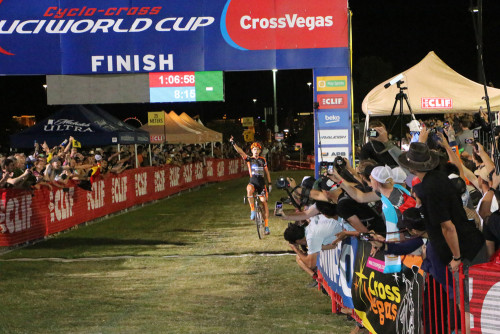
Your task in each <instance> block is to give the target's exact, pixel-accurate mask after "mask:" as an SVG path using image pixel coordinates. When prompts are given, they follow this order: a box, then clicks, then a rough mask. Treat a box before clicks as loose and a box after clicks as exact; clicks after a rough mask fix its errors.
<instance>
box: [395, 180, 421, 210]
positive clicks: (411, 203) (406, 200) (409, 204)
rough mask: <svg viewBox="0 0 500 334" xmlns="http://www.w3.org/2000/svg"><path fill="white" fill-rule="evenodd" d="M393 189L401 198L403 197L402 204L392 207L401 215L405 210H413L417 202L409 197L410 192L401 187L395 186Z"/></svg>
mask: <svg viewBox="0 0 500 334" xmlns="http://www.w3.org/2000/svg"><path fill="white" fill-rule="evenodd" d="M394 188H396V189H398V191H399V192H400V193H401V196H403V203H402V204H400V205H399V206H395V205H394V207H395V208H396V209H398V210H399V212H401V214H402V213H403V212H405V211H406V210H407V209H409V208H414V207H415V205H417V201H416V200H415V199H414V198H413V197H411V195H410V192H409V191H408V190H407V189H405V188H404V187H403V186H401V185H399V184H395V185H394Z"/></svg>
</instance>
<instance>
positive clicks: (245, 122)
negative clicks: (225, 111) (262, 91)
mask: <svg viewBox="0 0 500 334" xmlns="http://www.w3.org/2000/svg"><path fill="white" fill-rule="evenodd" d="M241 125H242V126H244V127H250V126H253V117H242V118H241Z"/></svg>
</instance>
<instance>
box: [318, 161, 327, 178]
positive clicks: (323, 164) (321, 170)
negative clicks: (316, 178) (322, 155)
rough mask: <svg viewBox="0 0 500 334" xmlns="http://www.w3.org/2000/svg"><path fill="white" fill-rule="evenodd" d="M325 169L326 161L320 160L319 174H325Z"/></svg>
mask: <svg viewBox="0 0 500 334" xmlns="http://www.w3.org/2000/svg"><path fill="white" fill-rule="evenodd" d="M327 171H328V163H327V162H326V161H322V162H321V164H320V165H319V174H320V175H325V174H326V172H327Z"/></svg>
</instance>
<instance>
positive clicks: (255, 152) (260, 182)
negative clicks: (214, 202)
mask: <svg viewBox="0 0 500 334" xmlns="http://www.w3.org/2000/svg"><path fill="white" fill-rule="evenodd" d="M229 142H230V143H231V145H233V147H234V149H235V150H236V152H238V153H239V154H240V155H241V157H242V158H243V160H245V161H246V162H247V164H248V173H249V174H250V182H249V183H248V185H247V197H248V203H249V204H250V210H252V212H251V213H250V219H252V220H253V219H255V204H254V203H255V202H254V199H253V194H254V192H257V196H259V197H260V201H261V202H262V204H264V223H265V224H264V225H265V232H264V233H265V234H269V233H270V231H269V208H268V206H267V189H266V181H265V178H264V177H266V178H267V181H268V183H269V191H271V189H272V188H271V175H270V174H269V170H268V169H267V161H266V159H265V158H264V157H261V156H260V152H262V146H261V145H260V144H259V143H257V142H255V143H253V144H252V146H250V149H251V150H252V156H248V155H247V154H246V153H245V152H244V151H243V150H242V149H241V148H240V147H239V146H238V145H236V143H235V142H234V139H233V136H231V138H230V139H229Z"/></svg>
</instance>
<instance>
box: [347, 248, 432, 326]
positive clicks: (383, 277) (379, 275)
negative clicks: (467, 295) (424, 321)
mask: <svg viewBox="0 0 500 334" xmlns="http://www.w3.org/2000/svg"><path fill="white" fill-rule="evenodd" d="M370 250H371V244H370V243H369V242H366V241H360V242H359V243H358V253H357V256H356V265H355V269H354V278H353V283H352V300H353V303H354V308H355V311H356V314H357V315H358V316H359V318H360V319H361V320H362V321H363V326H365V327H366V328H367V329H368V330H369V331H370V333H384V334H387V333H397V334H402V333H404V334H412V333H414V334H419V333H421V326H420V324H421V318H420V316H421V311H420V310H421V308H422V296H421V293H422V290H423V289H424V278H423V276H422V272H421V270H420V267H419V265H418V261H413V262H414V263H416V264H417V265H415V264H413V265H412V264H410V263H411V262H412V261H405V262H403V263H404V264H406V265H407V266H406V265H404V266H403V269H402V271H401V272H399V273H394V274H384V273H383V271H384V254H383V252H377V253H376V255H375V256H374V257H371V256H370ZM409 259H410V257H409ZM418 259H419V260H420V261H419V262H420V263H421V258H420V257H418Z"/></svg>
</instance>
